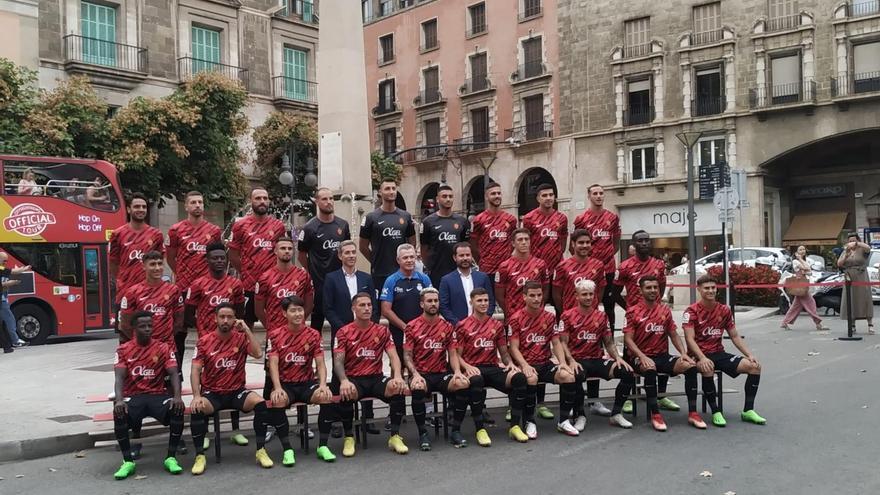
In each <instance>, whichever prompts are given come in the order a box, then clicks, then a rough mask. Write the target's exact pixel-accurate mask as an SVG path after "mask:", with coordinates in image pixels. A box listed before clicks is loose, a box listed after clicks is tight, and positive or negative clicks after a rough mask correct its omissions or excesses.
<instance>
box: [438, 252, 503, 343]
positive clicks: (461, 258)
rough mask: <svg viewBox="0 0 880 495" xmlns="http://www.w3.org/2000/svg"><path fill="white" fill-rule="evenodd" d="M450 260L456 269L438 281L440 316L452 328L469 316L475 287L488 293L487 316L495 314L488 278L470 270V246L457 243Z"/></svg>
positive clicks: (492, 288) (472, 263)
mask: <svg viewBox="0 0 880 495" xmlns="http://www.w3.org/2000/svg"><path fill="white" fill-rule="evenodd" d="M452 258H453V259H454V260H455V265H456V266H457V267H458V268H457V269H456V270H455V271H453V272H450V273H448V274H446V275H444V276H443V278H441V279H440V314H441V315H443V318H444V319H445V320H446V321H448V322H449V323H451V324H452V325H453V326H455V325H456V324H458V322H459V321H461V320H463V319H465V318H467V317H468V316H470V314H471V306H470V304H471V297H470V296H471V294H470V292H471V291H472V290H474V289H476V288H477V287H482V288H484V289H486V290H487V291H488V292H489V314H490V315H491V314H493V313H494V312H495V290H494V287H493V286H492V281H491V280H489V276H488V275H486V274H485V273H483V272H480V271H477V270H474V269H473V268H471V267H472V266H473V265H474V258H473V255H472V254H471V245H470V243H468V242H459V243H458V244H456V245H455V246H454V247H453V248H452Z"/></svg>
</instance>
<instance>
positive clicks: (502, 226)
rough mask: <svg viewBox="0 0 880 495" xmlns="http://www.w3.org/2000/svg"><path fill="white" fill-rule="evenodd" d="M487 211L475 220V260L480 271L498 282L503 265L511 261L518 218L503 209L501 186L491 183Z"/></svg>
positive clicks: (472, 236)
mask: <svg viewBox="0 0 880 495" xmlns="http://www.w3.org/2000/svg"><path fill="white" fill-rule="evenodd" d="M485 199H486V209H485V210H483V211H482V212H481V213H480V214H479V215H477V216H476V217H474V224H473V232H472V233H471V238H472V239H473V243H474V244H473V248H474V252H473V255H474V260H476V261H477V262H478V263H479V265H480V266H479V267H480V271H481V272H483V273H485V274H486V275H488V276H489V280H491V281H493V282H494V280H495V272H497V271H498V266H499V265H501V262H502V261H504V260H506V259H507V258H509V257H510V251H511V246H510V243H511V237H512V236H513V231H514V230H516V224H517V220H516V217H515V216H513V215H511V214H510V213H507V212H506V211H504V210H502V209H501V201H502V193H501V185H500V184H498V183H496V182H490V183H489V184H488V185H487V186H486V194H485Z"/></svg>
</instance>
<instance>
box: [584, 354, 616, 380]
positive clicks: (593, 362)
mask: <svg viewBox="0 0 880 495" xmlns="http://www.w3.org/2000/svg"><path fill="white" fill-rule="evenodd" d="M577 362H578V364H579V365H581V368H583V369H584V371H583V374H582V375H579V376H582V377H583V378H584V379H587V378H601V379H603V380H610V379H611V378H609V376H611V367H612V366H614V360H613V359H605V358H589V359H578V361H577Z"/></svg>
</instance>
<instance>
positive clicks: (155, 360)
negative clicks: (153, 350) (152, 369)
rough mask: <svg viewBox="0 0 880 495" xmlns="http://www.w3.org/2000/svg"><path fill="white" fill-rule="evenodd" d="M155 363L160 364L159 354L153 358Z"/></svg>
mask: <svg viewBox="0 0 880 495" xmlns="http://www.w3.org/2000/svg"><path fill="white" fill-rule="evenodd" d="M153 362H154V363H158V362H159V355H158V354H156V355H155V356H153Z"/></svg>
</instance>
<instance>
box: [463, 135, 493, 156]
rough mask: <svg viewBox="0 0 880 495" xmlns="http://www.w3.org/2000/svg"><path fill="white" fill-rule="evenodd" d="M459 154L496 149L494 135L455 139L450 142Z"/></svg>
mask: <svg viewBox="0 0 880 495" xmlns="http://www.w3.org/2000/svg"><path fill="white" fill-rule="evenodd" d="M452 144H453V146H455V148H456V149H457V150H458V152H459V153H471V152H476V151H490V150H494V149H495V148H496V145H495V134H491V133H485V134H482V133H480V134H474V135H473V136H466V137H463V138H459V139H456V140H455V141H453V142H452Z"/></svg>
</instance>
